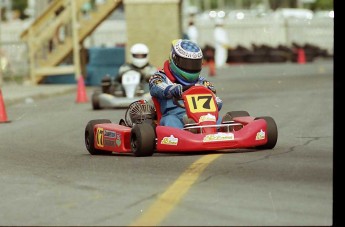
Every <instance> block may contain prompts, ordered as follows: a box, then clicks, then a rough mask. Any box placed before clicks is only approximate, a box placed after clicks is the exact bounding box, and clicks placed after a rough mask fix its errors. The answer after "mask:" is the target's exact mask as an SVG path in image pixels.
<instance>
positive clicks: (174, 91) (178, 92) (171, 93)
mask: <svg viewBox="0 0 345 227" xmlns="http://www.w3.org/2000/svg"><path fill="white" fill-rule="evenodd" d="M165 90H166V94H167V97H170V98H171V97H175V98H181V97H182V85H181V84H174V85H169V86H168V87H167V88H166V89H165Z"/></svg>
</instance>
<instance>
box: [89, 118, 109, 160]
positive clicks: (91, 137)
mask: <svg viewBox="0 0 345 227" xmlns="http://www.w3.org/2000/svg"><path fill="white" fill-rule="evenodd" d="M104 123H111V121H110V120H108V119H97V120H91V121H89V122H88V123H87V125H86V127H85V134H84V135H85V147H86V149H87V150H88V151H89V153H90V154H92V155H105V154H109V153H111V152H109V151H103V150H99V149H96V148H95V145H94V141H95V135H94V133H93V127H94V126H95V125H96V124H104Z"/></svg>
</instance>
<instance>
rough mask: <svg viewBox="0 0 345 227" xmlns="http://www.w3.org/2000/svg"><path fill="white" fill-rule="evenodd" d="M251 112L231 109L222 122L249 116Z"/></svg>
mask: <svg viewBox="0 0 345 227" xmlns="http://www.w3.org/2000/svg"><path fill="white" fill-rule="evenodd" d="M248 116H250V114H249V113H248V112H247V111H244V110H238V111H230V112H227V113H226V114H224V116H223V119H222V122H225V121H232V120H233V119H234V118H235V117H248Z"/></svg>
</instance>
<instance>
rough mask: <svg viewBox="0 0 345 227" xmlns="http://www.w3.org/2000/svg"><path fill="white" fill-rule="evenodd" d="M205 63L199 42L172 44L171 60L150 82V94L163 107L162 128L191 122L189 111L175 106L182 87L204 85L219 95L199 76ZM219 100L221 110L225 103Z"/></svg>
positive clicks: (180, 126)
mask: <svg viewBox="0 0 345 227" xmlns="http://www.w3.org/2000/svg"><path fill="white" fill-rule="evenodd" d="M202 60H203V54H202V51H201V49H200V47H199V46H198V45H197V44H196V43H194V42H192V41H190V40H187V39H176V40H173V41H172V46H171V52H170V55H169V60H166V61H165V63H164V67H163V69H162V70H159V71H157V72H156V73H155V74H154V75H153V76H151V78H150V80H149V86H150V94H151V96H152V97H156V98H157V99H158V102H159V103H160V106H161V112H162V118H161V121H160V125H164V126H171V127H177V128H183V126H184V124H185V123H190V122H188V121H186V120H188V118H186V110H185V109H184V108H181V107H179V106H177V105H175V104H174V103H173V97H175V98H177V99H179V98H181V96H182V92H183V91H182V88H183V87H182V85H183V86H190V85H195V84H200V85H204V86H206V87H207V88H208V89H210V90H211V91H213V93H215V94H216V89H215V88H214V86H213V84H212V83H211V82H209V81H207V80H206V79H205V78H204V77H202V76H200V72H201V69H202ZM216 101H217V105H218V110H220V109H221V108H222V104H223V102H222V100H221V99H220V98H219V97H217V98H216ZM218 121H219V122H217V124H220V123H221V119H219V120H218Z"/></svg>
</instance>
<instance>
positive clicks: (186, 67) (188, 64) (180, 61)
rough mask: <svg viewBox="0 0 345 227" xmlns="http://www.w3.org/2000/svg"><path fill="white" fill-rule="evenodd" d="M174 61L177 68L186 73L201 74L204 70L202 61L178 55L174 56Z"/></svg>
mask: <svg viewBox="0 0 345 227" xmlns="http://www.w3.org/2000/svg"><path fill="white" fill-rule="evenodd" d="M172 60H173V61H174V63H175V65H176V66H177V67H179V68H180V69H182V70H183V71H186V72H190V73H195V72H200V71H201V68H202V59H190V58H183V57H180V56H178V55H177V54H172Z"/></svg>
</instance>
